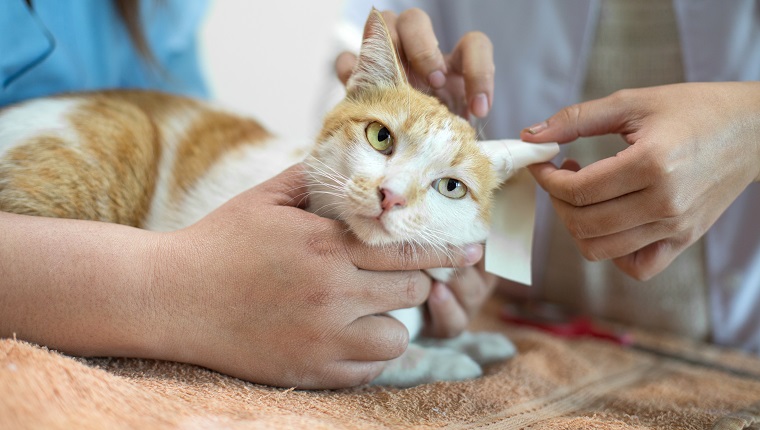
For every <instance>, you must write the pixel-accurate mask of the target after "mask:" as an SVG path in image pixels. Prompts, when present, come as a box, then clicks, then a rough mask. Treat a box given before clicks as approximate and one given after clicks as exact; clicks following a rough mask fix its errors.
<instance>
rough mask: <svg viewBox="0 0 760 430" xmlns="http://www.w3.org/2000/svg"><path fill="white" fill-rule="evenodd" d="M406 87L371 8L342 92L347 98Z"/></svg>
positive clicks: (385, 32)
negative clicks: (365, 91) (345, 93)
mask: <svg viewBox="0 0 760 430" xmlns="http://www.w3.org/2000/svg"><path fill="white" fill-rule="evenodd" d="M406 83H407V80H406V73H404V68H403V67H402V66H401V61H399V59H398V56H397V55H396V48H395V47H394V46H393V40H392V39H391V35H390V32H389V31H388V27H387V26H386V25H385V20H383V16H382V15H381V14H380V12H379V11H378V10H377V9H375V8H372V11H371V12H370V13H369V17H368V18H367V23H366V24H364V38H363V40H362V47H361V51H360V52H359V59H358V60H357V62H356V66H355V67H354V71H353V73H352V74H351V78H349V80H348V83H347V84H346V91H347V92H348V94H349V96H350V95H352V94H357V93H360V92H362V91H364V90H367V89H376V88H388V87H396V86H399V85H403V84H406Z"/></svg>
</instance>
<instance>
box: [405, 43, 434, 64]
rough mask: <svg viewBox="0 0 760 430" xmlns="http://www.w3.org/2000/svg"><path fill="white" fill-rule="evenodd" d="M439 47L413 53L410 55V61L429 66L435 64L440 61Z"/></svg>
mask: <svg viewBox="0 0 760 430" xmlns="http://www.w3.org/2000/svg"><path fill="white" fill-rule="evenodd" d="M438 55H439V53H438V45H437V44H436V45H435V46H432V47H429V48H426V49H422V50H419V51H416V52H412V53H411V54H410V55H409V60H410V61H411V62H412V63H415V64H427V63H433V62H435V61H437V60H438Z"/></svg>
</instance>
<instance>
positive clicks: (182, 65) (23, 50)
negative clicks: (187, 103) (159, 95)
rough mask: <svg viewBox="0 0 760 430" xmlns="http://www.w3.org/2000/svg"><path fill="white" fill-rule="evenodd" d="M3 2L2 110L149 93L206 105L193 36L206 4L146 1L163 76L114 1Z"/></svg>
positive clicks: (145, 18)
mask: <svg viewBox="0 0 760 430" xmlns="http://www.w3.org/2000/svg"><path fill="white" fill-rule="evenodd" d="M31 3H32V7H31V8H30V7H29V6H28V5H27V2H26V1H25V0H2V2H0V106H4V105H7V104H10V103H14V102H18V101H22V100H26V99H30V98H34V97H41V96H46V95H51V94H56V93H61V92H71V91H83V90H99V89H107V88H145V89H155V90H160V91H166V92H171V93H178V94H184V95H188V96H193V97H202V98H205V97H207V95H208V90H207V88H206V85H205V82H204V79H203V74H202V72H201V68H200V64H199V58H198V52H197V41H196V35H197V30H198V28H199V27H200V24H201V22H202V19H203V16H204V14H205V11H206V0H164V1H156V0H142V1H141V11H140V12H141V13H140V17H141V22H142V27H143V32H144V34H145V37H146V40H147V42H148V45H149V46H150V49H151V51H152V52H153V54H154V56H155V58H156V60H157V63H158V65H160V68H157V67H155V66H151V65H150V64H149V63H148V62H147V61H145V60H144V59H143V58H142V57H141V56H140V55H139V53H138V52H137V49H136V48H135V47H134V45H133V44H132V42H131V39H130V38H129V33H128V32H127V29H126V26H125V25H124V23H123V22H122V21H121V19H120V17H119V15H118V13H117V12H116V9H115V7H114V3H113V2H112V1H109V0H76V1H61V0H33V1H32V2H31Z"/></svg>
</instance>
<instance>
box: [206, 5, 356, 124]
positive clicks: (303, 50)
mask: <svg viewBox="0 0 760 430" xmlns="http://www.w3.org/2000/svg"><path fill="white" fill-rule="evenodd" d="M340 3H341V0H319V1H303V0H269V1H253V0H215V1H213V2H212V3H211V6H210V10H209V14H208V16H207V19H206V23H205V25H204V27H203V29H202V31H201V53H202V55H203V58H204V59H205V69H206V77H207V79H208V81H209V84H210V86H211V91H212V94H213V96H214V98H215V99H216V100H218V101H220V102H221V103H222V104H224V105H226V106H228V107H231V108H233V109H234V110H236V111H240V112H242V113H245V114H248V115H251V116H253V117H255V118H257V119H258V120H259V121H260V122H261V123H262V124H263V125H264V126H265V127H267V128H268V129H269V130H271V131H273V132H274V133H275V134H278V135H280V136H287V137H298V138H303V137H312V136H313V135H314V133H315V132H316V129H317V127H318V125H319V123H320V121H321V118H320V115H321V114H320V112H319V110H318V106H320V101H319V99H320V98H321V97H322V96H323V95H324V90H323V87H324V85H325V82H327V74H328V73H331V72H332V67H331V65H332V61H333V58H330V57H332V56H333V55H334V54H333V53H332V51H331V49H330V48H331V46H332V41H333V39H332V38H333V30H334V28H335V24H336V23H337V18H338V13H339V8H340Z"/></svg>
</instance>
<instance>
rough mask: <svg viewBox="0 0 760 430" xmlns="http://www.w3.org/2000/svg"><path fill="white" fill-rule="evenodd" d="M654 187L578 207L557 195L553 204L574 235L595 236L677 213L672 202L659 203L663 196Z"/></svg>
mask: <svg viewBox="0 0 760 430" xmlns="http://www.w3.org/2000/svg"><path fill="white" fill-rule="evenodd" d="M650 190H651V189H649V188H647V189H644V190H641V191H637V192H633V193H630V194H626V195H624V196H621V197H618V198H614V199H610V200H607V201H605V202H601V203H597V204H594V205H590V206H582V207H575V206H573V205H571V204H569V203H567V202H564V201H562V200H561V199H557V198H552V204H553V206H554V210H555V211H556V212H557V215H558V216H559V217H560V219H562V221H563V222H564V223H565V226H566V227H567V229H568V231H569V232H570V235H571V236H573V238H574V239H591V238H595V237H601V236H608V235H611V234H615V233H620V232H622V231H625V230H630V229H632V228H634V227H638V226H641V225H645V224H649V223H652V222H655V221H659V220H668V219H672V218H674V217H675V216H677V214H676V213H675V212H671V211H672V209H670V208H668V205H666V204H657V202H658V201H659V198H658V196H657V195H656V193H655V192H653V191H650Z"/></svg>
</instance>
